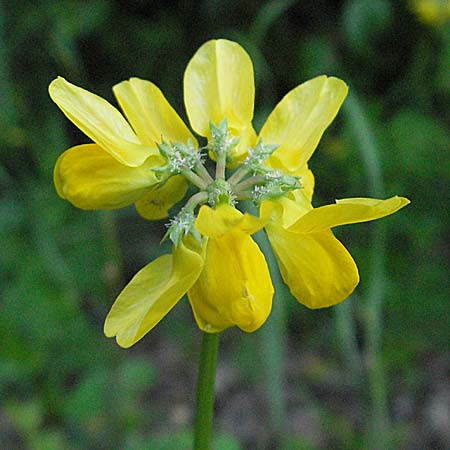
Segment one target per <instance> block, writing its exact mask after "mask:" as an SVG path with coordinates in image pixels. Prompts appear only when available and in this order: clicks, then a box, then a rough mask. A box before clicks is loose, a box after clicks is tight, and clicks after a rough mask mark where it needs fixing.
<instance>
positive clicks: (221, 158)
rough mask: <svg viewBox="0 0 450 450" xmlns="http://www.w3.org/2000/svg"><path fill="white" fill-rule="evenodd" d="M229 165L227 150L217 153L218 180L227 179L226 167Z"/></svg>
mask: <svg viewBox="0 0 450 450" xmlns="http://www.w3.org/2000/svg"><path fill="white" fill-rule="evenodd" d="M226 165H227V154H226V152H221V153H219V154H218V155H217V162H216V180H219V179H222V180H224V179H225V168H226Z"/></svg>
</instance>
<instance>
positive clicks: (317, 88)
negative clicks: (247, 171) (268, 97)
mask: <svg viewBox="0 0 450 450" xmlns="http://www.w3.org/2000/svg"><path fill="white" fill-rule="evenodd" d="M347 90H348V89H347V85H346V84H345V83H344V82H343V81H341V80H339V79H338V78H333V77H329V78H328V77H326V76H324V75H323V76H320V77H317V78H314V79H312V80H309V81H307V82H306V83H303V84H301V85H300V86H298V87H296V88H295V89H293V90H292V91H290V92H289V93H288V94H287V95H286V96H285V97H284V98H283V99H282V100H281V101H280V103H278V105H277V106H276V107H275V109H274V110H273V111H272V113H271V114H270V115H269V117H268V119H267V121H266V123H265V124H264V126H263V128H262V130H261V133H260V137H261V138H262V140H263V141H264V142H265V143H266V144H277V145H279V147H278V149H277V150H275V152H274V153H273V154H272V156H271V157H270V158H269V163H270V165H271V166H273V167H277V168H285V169H286V170H297V169H299V168H301V167H302V166H304V164H306V163H307V162H308V160H309V158H310V157H311V155H312V154H313V152H314V150H315V149H316V147H317V144H318V143H319V140H320V138H321V137H322V134H323V133H324V131H325V130H326V128H327V127H328V125H330V123H331V122H332V121H333V119H334V118H335V116H336V114H337V112H338V110H339V108H340V107H341V105H342V103H343V101H344V99H345V97H346V95H347Z"/></svg>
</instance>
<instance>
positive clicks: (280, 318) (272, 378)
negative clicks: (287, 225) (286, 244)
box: [253, 231, 287, 446]
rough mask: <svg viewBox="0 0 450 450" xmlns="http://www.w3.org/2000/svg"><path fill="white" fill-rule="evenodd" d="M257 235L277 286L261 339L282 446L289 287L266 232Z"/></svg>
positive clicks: (276, 435)
mask: <svg viewBox="0 0 450 450" xmlns="http://www.w3.org/2000/svg"><path fill="white" fill-rule="evenodd" d="M253 237H254V239H255V241H256V243H257V244H258V245H259V247H260V248H261V251H262V252H263V253H264V256H265V258H266V261H267V265H268V266H269V271H270V276H271V278H272V282H273V284H274V288H275V293H274V296H273V303H272V311H271V313H270V316H269V318H268V320H267V322H266V323H265V324H264V327H263V328H262V330H261V332H260V333H259V338H260V345H261V354H263V355H264V358H263V365H264V366H263V367H264V387H265V393H266V397H267V402H268V406H269V420H270V426H271V430H270V431H271V435H272V436H273V439H274V440H275V444H276V445H277V446H280V445H281V444H282V443H283V438H284V437H285V436H286V433H285V427H286V399H285V393H284V369H285V361H286V349H287V337H286V328H287V324H286V311H285V306H284V300H285V298H286V295H284V294H285V293H286V294H287V288H286V286H285V285H284V283H283V281H282V279H281V275H280V272H279V270H278V265H277V261H276V259H275V256H274V254H273V251H272V248H271V246H270V243H269V239H268V238H267V235H266V233H264V232H263V231H259V232H258V233H256V234H255V235H254V236H253Z"/></svg>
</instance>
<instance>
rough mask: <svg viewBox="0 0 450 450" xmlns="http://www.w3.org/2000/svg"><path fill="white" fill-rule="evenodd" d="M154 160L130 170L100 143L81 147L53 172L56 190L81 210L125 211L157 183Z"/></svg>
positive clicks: (60, 161) (61, 159) (64, 157)
mask: <svg viewBox="0 0 450 450" xmlns="http://www.w3.org/2000/svg"><path fill="white" fill-rule="evenodd" d="M151 159H152V158H149V159H148V160H147V161H146V162H145V163H144V164H143V165H142V166H140V167H129V166H124V165H123V164H120V163H119V162H118V161H117V160H116V159H115V158H113V157H112V156H111V155H110V154H109V153H107V152H105V151H104V150H103V149H102V148H101V147H100V146H98V145H96V144H85V145H78V146H76V147H72V148H70V149H69V150H67V151H65V152H64V153H63V154H62V155H61V156H60V157H59V158H58V160H57V162H56V165H55V169H54V173H53V180H54V183H55V188H56V191H57V193H58V195H59V196H60V197H62V198H64V199H66V200H68V201H69V202H70V203H72V204H73V205H74V206H76V207H77V208H81V209H115V208H122V207H124V206H127V205H130V204H131V203H133V202H135V201H136V200H137V199H138V198H139V197H141V196H142V195H143V194H144V193H145V192H146V191H147V190H149V189H150V188H151V187H152V186H153V185H154V184H156V183H157V179H156V177H155V174H154V172H153V171H152V170H151V167H153V165H152V162H151Z"/></svg>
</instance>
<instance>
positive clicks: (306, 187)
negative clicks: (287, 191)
mask: <svg viewBox="0 0 450 450" xmlns="http://www.w3.org/2000/svg"><path fill="white" fill-rule="evenodd" d="M289 175H292V176H296V177H300V184H301V186H302V188H301V192H302V193H303V195H304V196H305V197H306V198H307V199H308V201H309V202H311V200H312V197H313V193H314V184H315V180H314V174H313V173H312V170H310V169H309V167H308V165H307V164H305V165H304V166H303V167H302V168H300V169H299V170H296V171H294V172H290V173H289Z"/></svg>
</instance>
